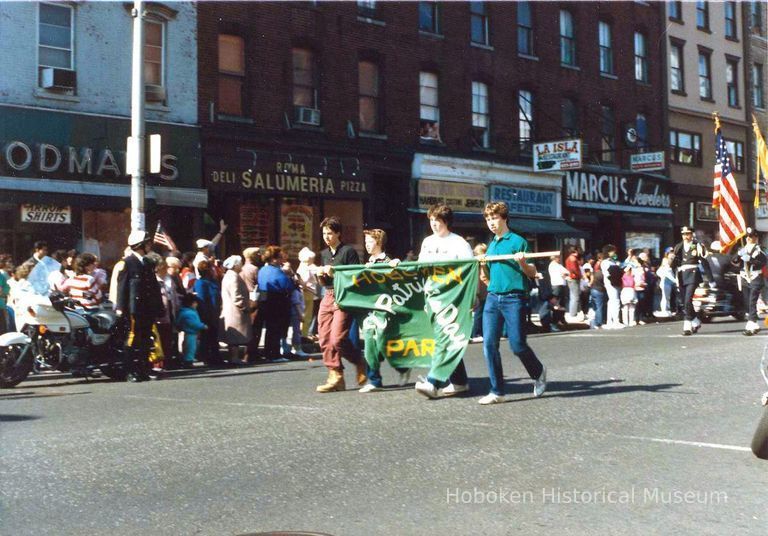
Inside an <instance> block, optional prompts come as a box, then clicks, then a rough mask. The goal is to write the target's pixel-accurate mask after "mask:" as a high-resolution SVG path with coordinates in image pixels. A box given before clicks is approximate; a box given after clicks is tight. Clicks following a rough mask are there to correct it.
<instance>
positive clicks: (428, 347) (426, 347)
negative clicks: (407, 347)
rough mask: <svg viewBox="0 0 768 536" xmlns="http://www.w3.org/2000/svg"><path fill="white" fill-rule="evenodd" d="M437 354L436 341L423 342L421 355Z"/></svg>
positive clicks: (425, 340) (426, 340) (424, 340)
mask: <svg viewBox="0 0 768 536" xmlns="http://www.w3.org/2000/svg"><path fill="white" fill-rule="evenodd" d="M434 353H435V339H422V341H421V355H424V356H426V355H434Z"/></svg>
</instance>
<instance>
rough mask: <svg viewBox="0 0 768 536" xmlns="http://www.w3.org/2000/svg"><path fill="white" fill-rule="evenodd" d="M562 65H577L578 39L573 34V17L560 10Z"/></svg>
mask: <svg viewBox="0 0 768 536" xmlns="http://www.w3.org/2000/svg"><path fill="white" fill-rule="evenodd" d="M560 63H562V64H565V65H576V39H575V37H574V33H573V15H572V14H571V12H570V11H567V10H565V9H561V10H560Z"/></svg>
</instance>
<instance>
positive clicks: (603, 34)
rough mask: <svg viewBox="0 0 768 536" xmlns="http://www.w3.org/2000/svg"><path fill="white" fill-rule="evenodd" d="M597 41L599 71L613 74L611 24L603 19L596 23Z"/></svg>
mask: <svg viewBox="0 0 768 536" xmlns="http://www.w3.org/2000/svg"><path fill="white" fill-rule="evenodd" d="M598 43H599V45H600V72H601V73H603V74H613V49H612V48H611V25H610V24H608V23H607V22H605V21H600V22H599V23H598Z"/></svg>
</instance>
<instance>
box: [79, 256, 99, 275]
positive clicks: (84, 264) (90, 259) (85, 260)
mask: <svg viewBox="0 0 768 536" xmlns="http://www.w3.org/2000/svg"><path fill="white" fill-rule="evenodd" d="M95 262H96V255H93V254H92V253H81V254H80V255H78V256H77V258H76V259H75V274H77V275H83V274H85V273H87V268H88V267H89V266H90V265H91V264H93V263H95Z"/></svg>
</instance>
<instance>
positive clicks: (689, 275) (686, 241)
mask: <svg viewBox="0 0 768 536" xmlns="http://www.w3.org/2000/svg"><path fill="white" fill-rule="evenodd" d="M680 234H681V235H683V241H682V242H680V243H678V244H677V245H676V246H675V249H674V251H673V252H674V254H675V258H674V260H673V261H672V267H673V268H676V269H677V285H678V288H679V289H680V292H679V295H680V296H681V297H682V299H683V335H692V334H693V333H696V332H697V331H699V328H700V327H701V320H699V318H698V317H697V316H696V312H695V311H694V310H693V293H694V292H695V291H696V287H698V286H699V283H701V282H702V280H703V278H702V270H708V268H709V266H708V265H707V263H706V262H705V259H706V257H707V254H708V252H707V248H705V247H704V245H703V244H700V243H699V242H698V241H697V240H696V239H695V238H694V237H693V229H691V228H690V227H683V228H682V230H681V231H680Z"/></svg>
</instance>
